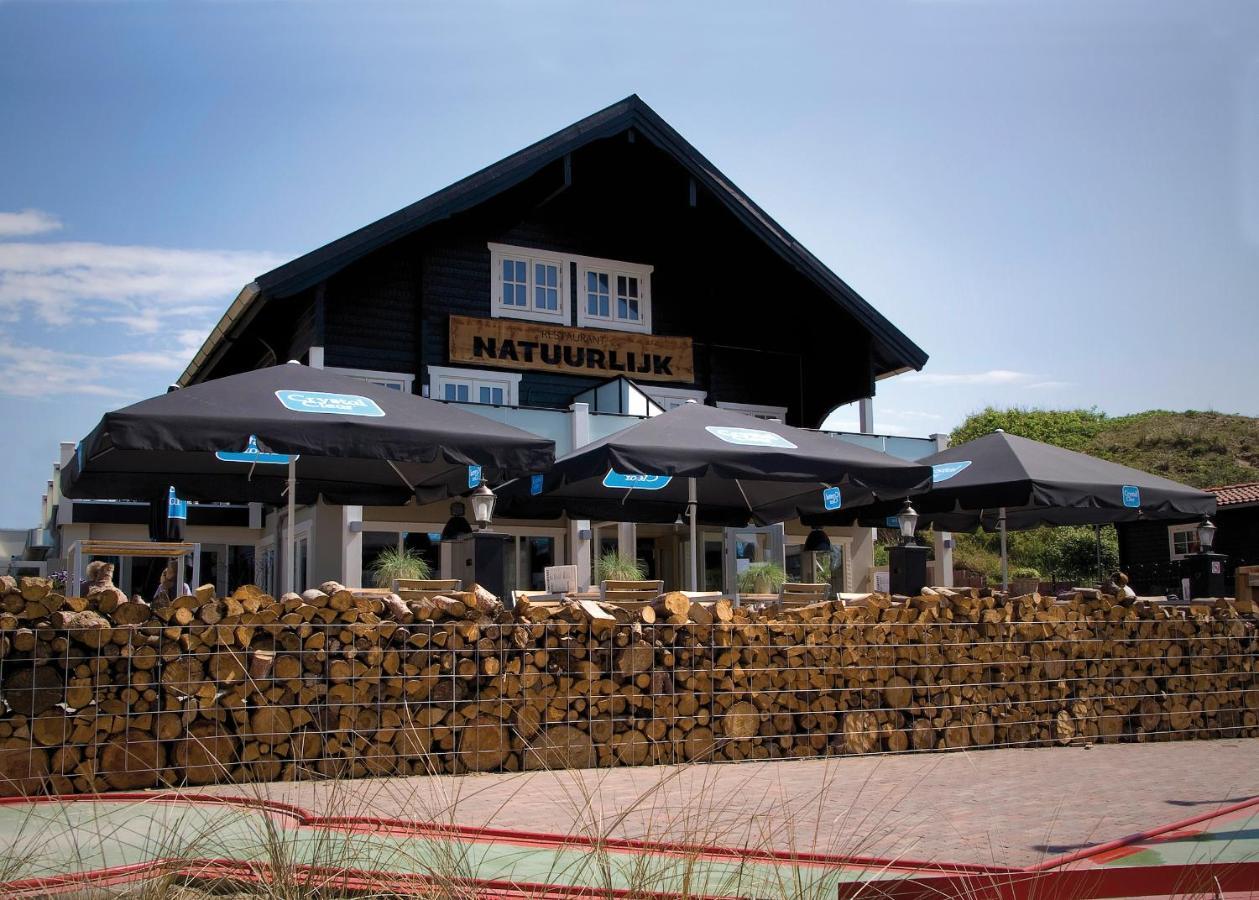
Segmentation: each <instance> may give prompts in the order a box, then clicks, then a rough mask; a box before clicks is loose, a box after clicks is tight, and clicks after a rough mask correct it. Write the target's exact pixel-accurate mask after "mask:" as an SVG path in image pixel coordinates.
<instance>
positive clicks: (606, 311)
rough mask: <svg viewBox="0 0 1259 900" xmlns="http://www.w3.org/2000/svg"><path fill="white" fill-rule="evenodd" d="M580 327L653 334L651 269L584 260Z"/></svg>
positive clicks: (580, 265) (580, 262)
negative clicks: (587, 326)
mask: <svg viewBox="0 0 1259 900" xmlns="http://www.w3.org/2000/svg"><path fill="white" fill-rule="evenodd" d="M577 271H578V281H577V284H578V286H579V287H580V291H579V297H578V301H577V324H578V325H590V326H593V327H595V328H615V329H617V330H618V331H647V332H650V331H651V271H652V269H651V266H643V265H639V264H637V263H623V262H614V261H612V260H606V259H581V260H578V265H577Z"/></svg>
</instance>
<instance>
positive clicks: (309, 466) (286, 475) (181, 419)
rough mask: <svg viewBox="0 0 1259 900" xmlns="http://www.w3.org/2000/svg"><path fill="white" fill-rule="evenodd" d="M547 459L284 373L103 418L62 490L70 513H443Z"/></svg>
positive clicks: (491, 427)
mask: <svg viewBox="0 0 1259 900" xmlns="http://www.w3.org/2000/svg"><path fill="white" fill-rule="evenodd" d="M554 458H555V444H554V442H553V441H550V440H547V439H545V438H542V437H538V436H537V435H533V434H529V433H528V432H525V431H521V430H520V429H517V428H512V427H511V426H508V425H504V424H502V423H499V422H495V421H493V420H491V419H488V418H486V417H484V416H479V415H477V414H476V413H473V412H469V411H468V410H465V409H460V408H458V407H455V406H450V405H447V404H444V403H439V402H438V401H436V400H429V399H427V398H424V397H418V396H415V395H413V394H405V393H402V392H400V391H393V390H389V389H387V388H383V387H379V386H377V385H372V384H368V383H367V382H364V381H362V380H360V379H356V378H351V377H349V376H346V375H338V374H335V373H332V372H327V371H324V370H322V369H314V368H310V367H307V366H303V365H299V364H296V363H289V364H286V365H280V366H272V367H270V368H266V369H257V370H254V371H250V372H244V373H241V374H239V375H230V376H227V377H225V378H219V379H215V380H213V381H208V382H205V383H203V384H197V385H193V386H192V387H187V388H183V389H181V390H176V391H171V392H169V393H166V394H163V395H161V396H158V397H152V398H150V399H148V400H142V401H140V402H139V403H135V404H133V405H131V406H127V407H124V408H123V409H119V410H115V411H114V412H110V413H106V414H105V416H104V417H103V418H102V419H101V421H100V424H99V425H97V426H96V428H95V429H93V431H92V432H91V433H90V434H89V435H88V436H87V437H85V438H84V439H83V440H82V441H81V442H80V443H79V446H78V448H77V450H76V453H75V456H74V459H73V460H71V462H70V464H69V465H68V466H66V467H65V468H64V469H63V471H62V474H61V484H62V491H63V493H64V494H65V495H66V496H67V497H70V498H75V499H77V498H104V499H138V500H152V499H153V498H155V497H160V496H165V495H166V494H167V492H168V490H169V488H171V487H173V488H174V489H175V491H176V493H177V494H178V496H179V497H180V498H181V499H184V500H202V501H210V502H214V501H226V502H238V503H243V502H262V503H270V504H274V505H280V504H282V503H285V502H286V501H287V502H288V504H289V506H290V508H292V506H293V505H295V504H296V503H298V502H301V503H313V502H314V501H315V500H316V499H317V498H319V497H323V498H324V499H325V500H326V501H328V502H330V503H338V504H346V503H349V504H363V505H384V504H402V503H406V502H408V501H410V500H411V499H412V498H415V499H418V500H419V501H420V502H430V501H434V500H440V499H443V498H445V497H449V496H451V495H454V494H459V493H463V492H465V491H467V490H469V489H471V488H475V487H477V486H478V485H480V484H481V483H483V482H489V483H494V482H501V481H505V480H507V479H510V478H515V477H518V476H522V475H528V474H530V473H532V472H537V471H539V470H541V469H545V468H546V467H548V466H549V465H550V464H551V463H552V461H553V460H554ZM291 531H292V528H291V519H290V532H291ZM291 558H292V553H291V548H290V561H291Z"/></svg>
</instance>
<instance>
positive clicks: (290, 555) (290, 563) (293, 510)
mask: <svg viewBox="0 0 1259 900" xmlns="http://www.w3.org/2000/svg"><path fill="white" fill-rule="evenodd" d="M288 493H289V516H288V518H289V521H288V534H287V535H286V537H285V547H286V551H287V552H286V553H285V556H286V557H287V565H285V567H284V568H285V572H286V574H287V578H288V584H287V585H285V592H288V591H296V590H297V530H296V527H295V526H296V525H297V523H296V522H295V521H294V519H296V518H297V460H296V459H292V458H291V459H289V491H288Z"/></svg>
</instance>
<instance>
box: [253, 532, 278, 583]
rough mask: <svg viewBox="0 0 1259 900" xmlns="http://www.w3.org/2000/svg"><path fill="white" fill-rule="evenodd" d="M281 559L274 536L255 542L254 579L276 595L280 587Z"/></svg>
mask: <svg viewBox="0 0 1259 900" xmlns="http://www.w3.org/2000/svg"><path fill="white" fill-rule="evenodd" d="M268 555H269V556H270V558H268ZM279 561H280V556H279V554H278V553H277V552H276V548H275V538H274V537H266V538H263V539H262V540H260V541H257V542H255V543H254V580H255V582H256V583H257V585H258V587H260V588H262V590H263V591H264V592H265V593H268V594H272V595H274V594H275V593H276V591H277V589H278V587H279V581H280V578H279V576H280V573H279V571H277V570H278V569H279Z"/></svg>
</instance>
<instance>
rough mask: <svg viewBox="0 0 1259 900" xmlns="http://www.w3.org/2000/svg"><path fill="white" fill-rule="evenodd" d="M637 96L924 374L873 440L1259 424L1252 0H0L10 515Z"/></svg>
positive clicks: (1, 460)
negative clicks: (1039, 418) (323, 254)
mask: <svg viewBox="0 0 1259 900" xmlns="http://www.w3.org/2000/svg"><path fill="white" fill-rule="evenodd" d="M631 93H637V94H639V95H640V96H641V97H642V98H643V99H644V100H646V101H647V102H648V103H649V104H651V105H652V107H653V108H655V109H656V111H657V112H659V113H660V114H661V115H663V116H664V117H665V118H666V119H667V120H668V121H669V122H670V123H671V124H672V125H673V126H674V127H675V128H677V129H678V131H680V132H681V133H682V134H683V135H684V136H685V137H686V138H687V139H688V140H690V141H691V143H693V144H694V145H695V146H696V147H698V148H699V150H700V151H701V152H702V153H704V154H705V155H706V156H707V157H708V158H709V159H710V160H712V161H713V162H714V163H715V164H716V165H717V166H719V167H720V168H721V169H722V170H723V171H724V172H725V173H726V174H727V175H728V176H729V177H730V178H732V179H733V180H734V182H735V183H736V184H738V185H739V186H740V187H741V188H742V189H743V190H744V191H746V192H747V193H748V194H749V195H750V196H751V197H752V198H753V199H755V200H756V201H757V203H759V204H760V205H761V206H762V207H763V208H764V209H766V210H767V211H768V212H769V213H770V214H771V215H772V216H774V217H775V218H776V219H777V220H778V221H779V222H780V223H781V224H782V225H783V226H784V227H786V228H787V229H788V230H789V231H791V232H792V233H793V234H794V235H795V237H796V238H797V239H798V240H800V241H801V242H802V243H803V244H804V245H805V246H806V247H808V248H809V249H810V250H811V251H812V252H813V253H814V254H815V255H816V256H818V257H819V258H820V259H822V260H823V261H824V262H825V263H826V264H827V265H829V266H830V267H831V268H832V269H833V270H834V271H835V272H836V273H837V274H839V275H840V277H842V278H843V279H845V280H846V281H847V282H848V283H849V284H850V285H852V286H853V287H854V288H855V289H856V290H857V291H858V292H859V293H861V294H862V296H864V297H865V298H866V299H867V300H868V301H869V302H870V303H872V304H873V305H874V306H875V308H877V309H878V310H879V311H880V312H882V313H883V314H884V315H885V316H887V317H888V318H889V319H890V320H891V321H892V322H893V323H895V324H896V325H897V326H898V327H899V328H901V330H902V331H904V332H905V333H906V334H908V335H909V336H910V338H911V339H913V340H914V341H915V342H916V343H917V344H918V345H919V346H921V347H922V348H923V349H924V350H926V351H927V353H928V354H930V360H929V362H928V364H927V366H926V368H925V369H924V371H923V372H922V373H917V374H910V375H903V376H898V377H895V378H892V379H889V380H886V381H883V382H881V383H880V384H879V389H878V394H877V396H876V399H875V429H876V430H877V431H880V432H884V433H891V434H917V435H925V434H930V433H933V432H947V431H948V430H950V429H951V428H952V427H954V426H955V425H957V424H958V423H960V422H961V421H962V419H964V418H965V416H966V415H967V414H969V413H971V412H973V411H976V410H979V409H982V408H983V407H985V406H987V405H996V406H1011V405H1019V406H1036V407H1045V408H1064V407H1097V408H1099V409H1101V410H1103V411H1105V412H1107V413H1111V414H1123V413H1129V412H1135V411H1140V410H1143V409H1150V408H1162V409H1187V408H1194V409H1215V410H1219V411H1224V412H1236V413H1244V414H1246V415H1252V416H1253V415H1259V374H1256V373H1257V372H1259V3H1252V2H1246V0H1242V2H1236V3H1217V2H1197V3H1179V2H1177V3H1167V2H1157V0H1155V2H1098V0H1088V2H1057V0H1055V2H1049V0H1045V2H1034V0H1000V2H995V0H993V2H989V0H885V2H880V3H843V2H816V3H806V2H799V3H780V4H767V3H742V2H731V0H723V2H713V3H704V2H695V3H677V2H635V3H632V4H631V3H617V4H614V3H589V2H560V0H554V2H540V3H520V2H514V3H508V2H497V3H494V2H484V3H481V2H466V3H446V4H437V3H386V2H371V0H357V2H345V3H333V2H313V0H312V2H278V3H268V2H261V0H259V2H207V3H200V2H195V0H187V2H170V3H161V2H142V0H137V2H123V3H107V2H70V3H57V2H50V0H39V2H13V0H0V123H2V124H3V137H2V138H0V422H3V423H4V424H5V425H6V426H7V428H8V432H9V433H8V436H7V439H6V440H3V441H2V442H0V466H3V469H4V471H5V472H6V474H7V477H6V479H5V482H4V484H5V490H4V491H3V492H0V525H5V526H12V527H29V526H33V525H35V524H37V520H38V514H39V498H40V496H41V494H42V493H43V490H44V486H45V482H46V481H47V479H48V478H49V477H50V475H51V466H52V463H53V462H54V460H55V458H56V456H57V452H58V443H59V442H60V441H75V440H78V439H79V438H80V437H82V436H83V435H84V434H86V433H87V432H88V431H89V430H90V429H91V428H92V427H93V426H94V425H95V423H96V422H97V421H98V419H99V417H100V415H101V414H102V413H103V412H105V411H106V410H108V409H111V408H114V407H117V406H120V405H124V404H126V403H128V402H132V401H134V400H138V399H141V398H143V397H146V396H150V395H152V394H155V393H160V392H161V391H162V390H163V389H164V388H165V387H166V385H167V384H169V383H170V382H171V381H173V380H174V379H175V378H176V377H177V376H178V374H179V373H180V372H181V371H182V369H183V367H184V365H185V364H186V363H187V361H188V359H189V358H190V357H191V355H192V353H193V352H194V351H195V349H196V347H197V346H198V345H199V344H200V343H201V340H202V339H203V338H204V336H205V335H206V333H207V332H208V330H209V328H210V327H211V326H212V325H213V323H214V322H215V321H217V319H218V316H219V315H220V314H221V313H222V312H223V310H225V309H226V307H227V306H228V304H229V303H230V302H231V301H232V299H233V298H234V297H235V295H236V293H237V292H238V291H239V290H240V288H241V287H242V286H243V285H244V284H246V283H247V282H249V281H250V280H252V279H253V277H254V276H256V275H258V274H261V273H262V272H265V271H267V270H268V269H270V268H272V267H273V266H275V265H277V264H279V263H282V262H284V261H287V260H289V259H291V258H293V257H294V256H297V255H299V254H301V253H303V252H305V251H307V250H310V249H313V248H315V247H317V246H320V245H322V244H323V243H326V242H327V241H329V240H332V239H334V238H337V237H339V236H341V235H343V234H345V233H347V232H349V231H351V230H353V229H355V228H358V227H360V226H362V225H364V224H367V223H368V222H371V221H373V220H375V219H377V218H379V217H380V216H382V215H385V214H388V213H390V212H392V211H394V210H396V209H398V208H400V207H402V206H404V205H406V204H408V203H411V202H413V201H414V200H417V199H419V198H420V197H423V196H425V195H427V194H429V193H431V192H433V191H435V190H437V189H439V188H441V187H444V186H445V185H447V184H449V183H450V182H452V181H455V180H457V179H458V178H461V177H462V176H464V175H466V174H469V173H470V172H472V171H474V170H476V169H478V168H480V167H482V166H484V165H487V164H489V163H491V162H494V161H495V160H497V159H500V158H502V157H503V156H505V155H507V154H509V153H512V152H514V151H515V150H518V149H520V148H521V147H523V146H525V145H527V144H529V143H531V142H533V141H535V140H537V139H539V138H541V137H544V136H546V135H548V134H550V133H551V132H553V131H555V130H558V129H559V128H562V127H564V126H565V125H567V124H569V123H571V122H573V121H575V120H577V119H579V118H581V117H583V116H585V115H588V114H589V113H591V112H594V111H595V110H597V109H600V108H602V107H604V106H606V105H608V104H609V103H612V102H614V101H616V100H619V99H621V98H623V97H625V96H626V95H628V94H631ZM828 425H830V426H832V427H836V428H846V429H855V428H856V413H855V410H852V409H841V410H838V411H837V412H836V413H835V414H833V415H832V416H831V418H830V419H829V420H828Z"/></svg>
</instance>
